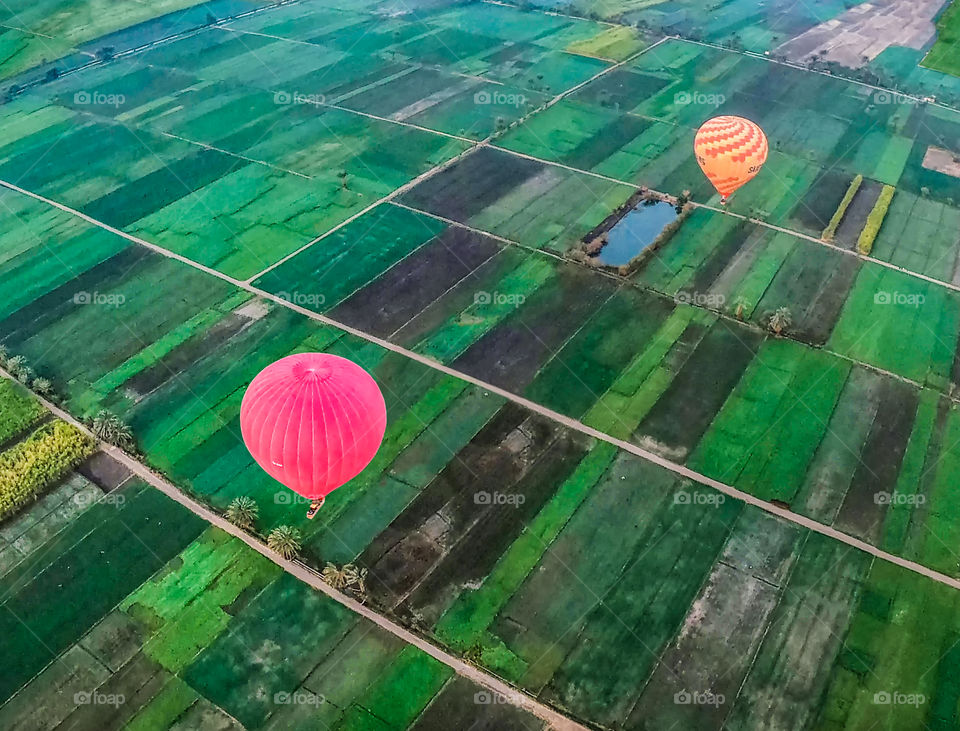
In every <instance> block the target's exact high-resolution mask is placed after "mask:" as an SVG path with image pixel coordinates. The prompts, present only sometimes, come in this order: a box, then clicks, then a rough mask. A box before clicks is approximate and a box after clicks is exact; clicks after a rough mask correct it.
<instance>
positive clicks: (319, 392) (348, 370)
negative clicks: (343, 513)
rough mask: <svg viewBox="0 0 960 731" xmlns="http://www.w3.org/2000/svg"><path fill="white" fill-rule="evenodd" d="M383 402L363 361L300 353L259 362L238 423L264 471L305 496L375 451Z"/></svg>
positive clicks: (356, 468) (342, 477) (354, 470)
mask: <svg viewBox="0 0 960 731" xmlns="http://www.w3.org/2000/svg"><path fill="white" fill-rule="evenodd" d="M386 426H387V408H386V405H385V404H384V401H383V395H382V394H381V393H380V389H379V387H378V386H377V384H376V382H375V381H374V380H373V378H372V377H371V376H370V374H369V373H367V372H366V371H365V370H363V368H361V367H360V366H358V365H357V364H355V363H353V362H351V361H349V360H347V359H346V358H340V357H339V356H336V355H327V354H324V353H298V354H296V355H291V356H288V357H286V358H283V359H281V360H278V361H277V362H276V363H273V364H272V365H269V366H267V367H266V368H264V369H263V370H262V371H261V372H260V373H259V374H258V375H257V377H256V378H254V379H253V381H252V382H251V383H250V386H249V387H248V388H247V392H246V393H245V394H244V396H243V403H242V404H241V406H240V430H241V432H242V433H243V441H244V442H245V443H246V445H247V449H249V450H250V454H252V455H253V458H254V459H255V460H256V462H257V464H259V465H260V466H261V467H262V468H263V469H264V471H266V473H267V474H268V475H270V476H271V477H273V478H274V479H276V480H277V481H279V482H281V483H282V484H284V485H286V486H287V487H289V488H290V489H291V490H293V491H294V492H297V493H299V494H300V495H303V496H304V497H306V498H310V499H319V498H321V497H325V496H326V495H327V494H328V493H330V492H332V491H333V490H336V489H337V488H338V487H340V486H341V485H343V484H344V483H346V482H348V481H349V480H350V479H352V478H353V477H356V476H357V475H358V474H359V473H360V472H361V471H362V470H363V468H364V467H366V466H367V464H369V463H370V460H371V459H373V457H374V455H375V454H376V453H377V450H378V449H379V448H380V443H381V442H382V441H383V433H384V431H385V430H386Z"/></svg>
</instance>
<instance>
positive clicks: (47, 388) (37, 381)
mask: <svg viewBox="0 0 960 731" xmlns="http://www.w3.org/2000/svg"><path fill="white" fill-rule="evenodd" d="M33 390H34V391H36V392H37V393H39V394H40V395H41V396H49V395H50V393H51V392H52V391H53V384H52V383H50V381H48V380H47V379H46V378H34V379H33Z"/></svg>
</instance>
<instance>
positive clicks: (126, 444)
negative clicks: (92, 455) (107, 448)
mask: <svg viewBox="0 0 960 731" xmlns="http://www.w3.org/2000/svg"><path fill="white" fill-rule="evenodd" d="M91 427H92V430H93V435H94V436H95V437H96V438H97V439H99V440H100V441H103V442H106V443H107V444H112V445H113V446H115V447H120V449H133V446H134V441H133V433H132V432H131V431H130V427H129V426H127V425H126V424H125V423H124V421H123V419H121V418H120V417H119V416H117V415H116V414H113V413H111V412H109V411H107V410H106V409H104V410H102V411H100V412H99V413H98V414H97V415H96V416H95V417H93V424H92V425H91Z"/></svg>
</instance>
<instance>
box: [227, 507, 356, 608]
mask: <svg viewBox="0 0 960 731" xmlns="http://www.w3.org/2000/svg"><path fill="white" fill-rule="evenodd" d="M259 517H260V506H258V505H257V501H256V500H254V499H253V498H252V497H247V496H241V497H235V498H234V499H233V500H231V501H230V504H229V505H227V512H226V518H227V520H229V521H230V522H231V523H233V524H234V525H235V526H237V527H238V528H242V529H243V530H245V531H252V530H254V529H255V527H256V523H257V518H259ZM267 546H269V547H270V548H271V549H272V550H274V551H276V552H277V553H279V554H280V555H281V556H283V557H284V558H285V559H288V560H289V559H293V558H296V557H297V556H298V555H299V554H300V550H301V548H302V547H303V535H302V534H301V533H300V530H299V529H297V528H294V527H293V526H290V525H278V526H277V527H276V528H274V529H273V530H271V531H270V532H269V533H268V534H267ZM320 577H321V578H322V579H323V580H324V581H326V582H327V583H328V584H329V585H330V586H332V587H333V588H334V589H336V590H337V591H344V592H347V593H349V594H353V595H354V596H355V597H357V598H358V599H360V600H361V601H363V600H365V599H366V596H367V570H366V569H364V568H358V567H357V566H356V565H354V564H352V563H348V564H344V565H343V566H337V565H336V564H334V563H330V562H327V565H326V566H324V568H323V571H322V572H321V574H320Z"/></svg>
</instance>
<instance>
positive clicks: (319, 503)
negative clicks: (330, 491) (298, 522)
mask: <svg viewBox="0 0 960 731" xmlns="http://www.w3.org/2000/svg"><path fill="white" fill-rule="evenodd" d="M325 500H326V498H325V497H322V498H320V499H319V500H314V501H313V502H312V503H310V509H309V510H307V520H313V516H314V515H316V514H317V512H318V511H319V510H320V508H322V507H323V503H324V501H325Z"/></svg>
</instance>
